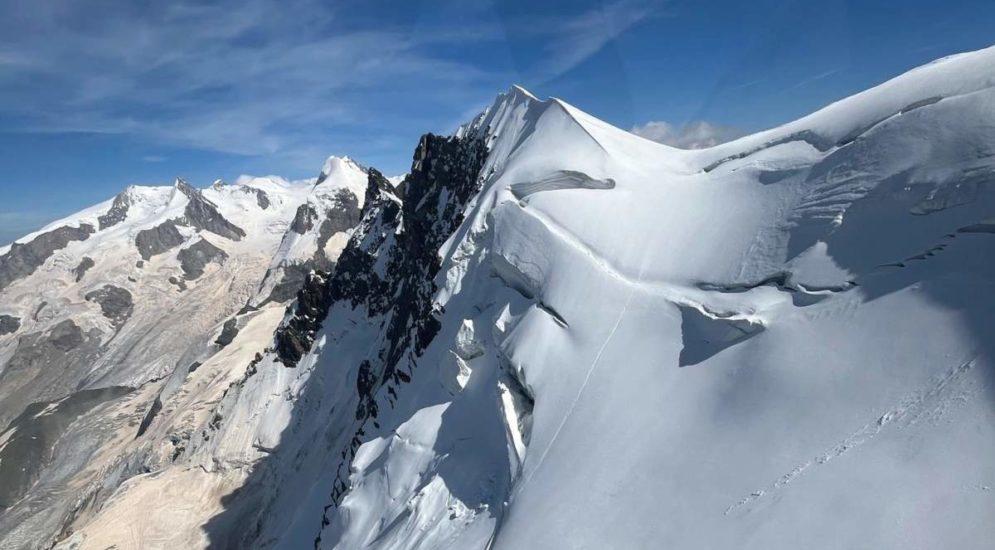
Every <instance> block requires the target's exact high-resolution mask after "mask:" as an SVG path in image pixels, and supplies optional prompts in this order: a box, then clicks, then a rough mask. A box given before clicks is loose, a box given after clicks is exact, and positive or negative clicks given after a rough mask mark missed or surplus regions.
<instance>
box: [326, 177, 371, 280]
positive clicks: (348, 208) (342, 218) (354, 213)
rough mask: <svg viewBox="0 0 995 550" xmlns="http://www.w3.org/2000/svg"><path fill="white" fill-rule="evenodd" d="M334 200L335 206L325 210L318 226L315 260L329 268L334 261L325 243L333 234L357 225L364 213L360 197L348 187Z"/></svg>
mask: <svg viewBox="0 0 995 550" xmlns="http://www.w3.org/2000/svg"><path fill="white" fill-rule="evenodd" d="M334 200H335V206H333V207H332V208H330V209H329V210H328V211H326V212H325V219H324V221H322V222H321V226H320V227H318V250H317V251H316V252H315V260H316V261H317V262H318V264H319V266H321V267H325V268H327V269H329V270H330V268H331V265H332V264H333V261H332V259H331V258H329V257H328V256H327V255H326V254H325V245H327V244H328V240H329V239H331V238H332V235H334V234H336V233H339V232H341V231H348V230H349V229H352V228H353V227H356V224H358V223H359V220H360V215H361V214H362V212H361V211H360V209H359V199H358V198H357V197H356V195H354V194H352V192H351V191H349V190H348V189H341V190H340V191H339V192H338V193H337V194H336V195H335V197H334Z"/></svg>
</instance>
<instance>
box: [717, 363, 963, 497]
mask: <svg viewBox="0 0 995 550" xmlns="http://www.w3.org/2000/svg"><path fill="white" fill-rule="evenodd" d="M974 361H975V359H974V358H972V359H971V360H969V361H967V362H965V363H961V364H960V365H958V366H956V367H953V368H951V369H949V370H947V372H946V373H945V374H944V375H943V376H942V377H941V378H940V379H939V381H938V382H936V383H935V384H933V385H931V386H929V387H928V389H926V390H925V391H918V392H914V393H912V394H910V395H908V396H906V397H905V398H904V399H902V400H901V401H900V402H899V404H898V405H895V406H894V407H892V408H891V409H889V410H888V411H887V412H885V413H884V414H882V415H881V416H879V417H878V418H877V419H876V420H874V421H872V422H870V423H868V424H865V425H864V426H863V427H861V428H860V429H859V430H857V431H855V432H853V433H852V434H850V435H849V436H847V437H846V438H844V439H843V440H842V441H840V442H838V443H836V444H835V445H833V446H832V447H830V448H829V449H828V450H826V451H825V452H822V453H820V454H818V455H816V456H814V457H812V458H810V459H809V460H807V461H805V462H804V463H802V464H800V465H799V466H797V467H795V468H794V469H792V470H791V471H790V472H788V473H786V474H784V475H783V476H781V477H779V478H778V479H777V480H776V481H774V482H773V483H771V484H769V485H767V486H766V487H764V488H762V489H757V490H756V491H753V492H752V493H750V494H749V495H747V496H745V497H743V498H742V499H740V500H739V501H738V502H736V503H735V504H732V505H730V506H729V507H728V508H726V510H725V512H724V515H726V516H728V515H731V514H732V513H733V512H735V511H736V510H738V509H740V508H742V507H744V506H746V505H748V504H752V503H754V502H756V501H758V500H759V499H761V498H763V497H764V496H766V495H768V494H770V493H772V492H774V491H777V490H779V489H783V488H784V487H786V486H787V485H788V484H789V483H791V482H792V481H794V480H795V479H797V478H798V477H800V476H801V475H802V474H804V473H805V472H807V471H809V470H810V469H811V468H813V467H815V466H821V465H823V464H825V463H827V462H829V461H830V460H832V459H834V458H836V457H840V456H843V455H844V454H846V453H847V452H849V451H852V450H854V449H856V448H857V447H860V446H861V445H863V444H865V443H867V442H868V441H870V440H872V439H874V438H875V437H876V436H877V435H878V434H880V433H881V432H882V431H883V430H885V429H886V428H887V427H888V426H894V427H895V428H896V429H902V428H904V427H909V426H914V425H916V424H918V423H919V422H920V421H921V420H923V419H925V420H927V421H928V420H933V421H936V420H938V419H939V418H940V417H941V416H942V415H943V414H944V413H945V412H946V409H947V407H948V406H949V405H950V404H951V403H952V402H954V401H956V400H958V399H961V400H963V399H966V396H965V395H964V394H963V393H961V394H957V395H952V396H946V397H941V394H943V393H945V392H946V390H947V389H948V388H950V387H951V386H953V385H954V384H955V383H956V382H958V381H959V380H960V379H961V378H962V377H963V376H964V374H965V373H966V372H967V371H969V370H970V369H971V368H972V367H973V366H974ZM749 512H750V510H746V511H745V512H744V513H749Z"/></svg>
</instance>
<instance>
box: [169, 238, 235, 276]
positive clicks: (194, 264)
mask: <svg viewBox="0 0 995 550" xmlns="http://www.w3.org/2000/svg"><path fill="white" fill-rule="evenodd" d="M176 257H177V259H179V260H180V268H181V269H182V270H183V278H184V279H186V280H188V281H192V280H194V279H198V278H199V277H200V276H201V275H203V274H204V268H205V267H206V266H207V264H209V263H217V264H222V263H224V262H225V260H227V259H228V254H226V253H225V251H224V250H221V249H220V248H218V247H216V246H214V245H213V244H211V243H210V241H208V240H206V239H200V240H199V241H197V242H195V243H194V244H192V245H190V246H188V247H186V248H184V249H182V250H180V252H179V253H178V254H177V255H176Z"/></svg>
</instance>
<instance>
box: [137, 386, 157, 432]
mask: <svg viewBox="0 0 995 550" xmlns="http://www.w3.org/2000/svg"><path fill="white" fill-rule="evenodd" d="M161 411H162V400H161V399H159V396H158V395H157V396H155V399H154V400H153V401H152V405H151V406H150V407H149V410H147V411H145V416H143V417H142V423H141V424H139V425H138V433H137V434H136V435H135V437H136V438H137V437H141V436H142V435H144V434H145V432H146V431H148V429H149V427H150V426H152V421H153V420H155V417H156V415H158V414H159V412H161Z"/></svg>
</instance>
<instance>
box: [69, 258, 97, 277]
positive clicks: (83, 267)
mask: <svg viewBox="0 0 995 550" xmlns="http://www.w3.org/2000/svg"><path fill="white" fill-rule="evenodd" d="M94 265H96V264H95V263H94V262H93V258H91V257H89V256H83V259H82V260H80V262H79V265H78V266H76V267H75V268H74V269H73V276H75V277H76V282H77V283H78V282H80V281H82V280H83V275H86V272H87V271H89V269H90V268H91V267H93V266H94Z"/></svg>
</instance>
